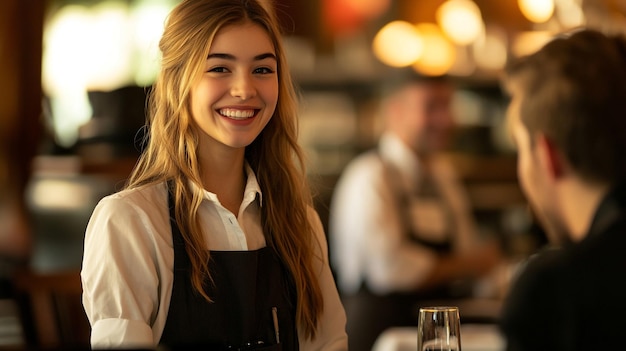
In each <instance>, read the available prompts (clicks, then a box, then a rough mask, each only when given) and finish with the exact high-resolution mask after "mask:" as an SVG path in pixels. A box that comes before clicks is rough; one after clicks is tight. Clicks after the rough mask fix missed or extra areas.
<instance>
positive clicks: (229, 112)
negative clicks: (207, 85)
mask: <svg viewBox="0 0 626 351" xmlns="http://www.w3.org/2000/svg"><path fill="white" fill-rule="evenodd" d="M219 112H220V114H221V115H222V116H226V117H228V118H233V119H246V118H250V117H252V116H254V110H235V109H231V108H224V109H221V110H220V111H219Z"/></svg>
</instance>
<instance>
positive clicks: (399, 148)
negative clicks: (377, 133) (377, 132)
mask: <svg viewBox="0 0 626 351" xmlns="http://www.w3.org/2000/svg"><path fill="white" fill-rule="evenodd" d="M378 151H379V152H380V155H381V156H382V157H383V159H384V160H385V161H387V162H389V163H390V164H391V165H392V166H393V167H394V168H395V169H396V170H397V171H398V173H400V177H401V178H402V182H403V184H404V185H405V186H408V187H409V189H413V188H414V187H415V186H416V184H417V181H419V172H420V161H419V158H417V156H416V155H415V153H414V152H413V151H412V150H411V149H410V148H409V147H408V146H406V145H405V144H404V143H403V142H402V140H400V138H398V137H397V136H395V135H394V134H392V133H390V132H385V133H383V134H382V136H381V137H380V141H379V143H378Z"/></svg>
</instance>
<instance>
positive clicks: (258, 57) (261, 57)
mask: <svg viewBox="0 0 626 351" xmlns="http://www.w3.org/2000/svg"><path fill="white" fill-rule="evenodd" d="M210 58H220V59H224V60H235V59H236V58H235V56H234V55H231V54H223V53H214V54H209V57H207V59H210ZM266 58H271V59H274V60H276V61H278V60H277V59H276V55H274V54H272V53H271V52H267V53H263V54H259V55H256V56H254V57H253V59H254V61H260V60H264V59H266Z"/></svg>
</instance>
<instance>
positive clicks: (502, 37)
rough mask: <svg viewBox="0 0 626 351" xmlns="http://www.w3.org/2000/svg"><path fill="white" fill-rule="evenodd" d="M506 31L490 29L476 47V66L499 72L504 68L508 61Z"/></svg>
mask: <svg viewBox="0 0 626 351" xmlns="http://www.w3.org/2000/svg"><path fill="white" fill-rule="evenodd" d="M506 38H507V37H506V34H505V33H504V31H502V30H500V29H496V28H489V29H488V30H487V31H486V32H485V35H484V36H482V37H481V38H479V39H478V40H477V41H476V42H475V43H474V45H473V46H472V48H473V54H474V60H475V61H476V64H477V65H478V66H479V67H480V68H483V69H487V70H493V71H497V70H500V69H502V68H504V66H505V64H506V61H507V40H506Z"/></svg>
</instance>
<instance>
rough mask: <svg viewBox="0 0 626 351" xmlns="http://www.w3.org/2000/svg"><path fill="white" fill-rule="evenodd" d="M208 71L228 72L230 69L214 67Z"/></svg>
mask: <svg viewBox="0 0 626 351" xmlns="http://www.w3.org/2000/svg"><path fill="white" fill-rule="evenodd" d="M207 72H215V73H226V72H228V69H227V68H226V67H212V68H209V69H208V70H207Z"/></svg>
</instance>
